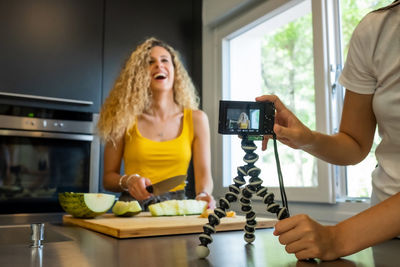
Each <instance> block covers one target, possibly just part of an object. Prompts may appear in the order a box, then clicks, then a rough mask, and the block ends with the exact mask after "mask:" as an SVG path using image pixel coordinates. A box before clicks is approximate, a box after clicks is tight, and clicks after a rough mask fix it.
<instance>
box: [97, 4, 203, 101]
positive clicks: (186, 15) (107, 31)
mask: <svg viewBox="0 0 400 267" xmlns="http://www.w3.org/2000/svg"><path fill="white" fill-rule="evenodd" d="M201 12H202V1H201V0H173V1H165V0H153V1H150V2H149V1H126V0H106V2H105V22H104V25H105V26H104V83H103V88H104V89H103V90H104V92H103V93H104V94H103V98H105V97H107V95H108V92H109V91H110V90H111V88H112V86H113V83H114V81H115V79H116V78H117V76H118V74H119V72H120V70H121V68H122V67H123V65H124V63H125V61H126V60H127V59H128V57H129V55H130V53H131V52H132V51H133V50H134V49H135V48H136V46H137V45H138V44H139V43H141V42H142V41H144V40H145V39H146V38H148V37H156V38H159V39H161V40H163V41H165V42H167V43H168V44H170V45H171V46H172V47H174V49H176V50H178V52H179V53H180V55H181V58H182V60H183V62H184V65H185V67H186V69H187V70H188V72H189V75H190V76H191V77H192V79H193V82H194V84H195V86H196V88H197V89H198V90H201V60H202V53H201V48H202V45H201V41H202V39H201V34H202V25H201V24H202V20H201ZM199 92H200V91H199Z"/></svg>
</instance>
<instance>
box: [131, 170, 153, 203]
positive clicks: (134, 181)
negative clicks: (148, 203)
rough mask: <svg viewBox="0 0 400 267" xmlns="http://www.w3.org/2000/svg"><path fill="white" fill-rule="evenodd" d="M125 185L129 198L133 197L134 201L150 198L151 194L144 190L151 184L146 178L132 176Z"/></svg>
mask: <svg viewBox="0 0 400 267" xmlns="http://www.w3.org/2000/svg"><path fill="white" fill-rule="evenodd" d="M126 185H127V187H128V192H129V194H131V196H133V197H134V198H135V199H136V200H144V199H148V198H149V197H151V196H152V194H150V193H149V192H148V191H147V190H146V186H149V185H151V182H150V180H149V179H148V178H145V177H141V176H139V175H137V174H133V175H130V176H129V177H128V178H127V180H126Z"/></svg>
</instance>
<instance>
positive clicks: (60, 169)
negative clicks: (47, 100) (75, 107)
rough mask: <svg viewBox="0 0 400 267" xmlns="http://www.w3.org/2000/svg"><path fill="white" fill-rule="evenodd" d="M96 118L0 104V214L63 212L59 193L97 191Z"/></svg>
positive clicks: (97, 150)
mask: <svg viewBox="0 0 400 267" xmlns="http://www.w3.org/2000/svg"><path fill="white" fill-rule="evenodd" d="M97 118H98V115H97V114H92V113H87V112H75V111H64V110H53V109H46V108H34V107H19V106H11V105H1V106H0V213H24V212H53V211H61V207H60V206H59V204H58V193H59V192H70V191H73V192H98V187H99V184H98V183H99V182H98V181H99V163H100V142H99V139H98V137H97V136H96V135H95V134H94V129H95V125H96V122H97Z"/></svg>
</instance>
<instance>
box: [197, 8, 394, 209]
mask: <svg viewBox="0 0 400 267" xmlns="http://www.w3.org/2000/svg"><path fill="white" fill-rule="evenodd" d="M390 2H391V1H388V0H386V1H385V0H380V1H372V0H357V1H355V0H341V1H339V0H334V1H331V0H318V1H317V0H313V1H311V0H292V1H289V0H286V1H285V0H280V1H265V2H263V3H261V4H260V5H258V6H257V7H255V8H251V9H249V10H246V11H245V12H243V14H242V13H241V15H240V16H235V18H234V19H232V20H229V19H228V20H225V21H222V22H221V24H220V25H213V27H214V28H213V29H212V32H213V38H214V39H213V43H212V44H211V45H210V50H209V51H213V53H214V54H210V56H211V57H212V58H213V60H212V61H210V64H209V65H208V66H212V67H214V68H215V69H212V68H210V70H205V72H204V75H205V76H206V77H207V78H206V79H210V80H211V81H212V82H211V83H209V85H210V86H207V84H205V86H206V87H205V89H204V90H203V92H204V95H203V97H204V107H205V109H211V110H213V111H215V110H216V109H215V107H216V106H218V100H219V99H224V100H242V101H253V100H254V98H255V97H256V96H259V95H262V94H277V95H279V97H280V98H281V99H282V100H283V102H284V103H285V104H286V105H287V106H288V107H289V108H290V109H291V110H292V111H293V112H294V113H295V114H296V115H297V116H298V117H299V118H300V120H301V121H302V122H303V123H304V124H306V125H307V126H308V127H310V128H311V129H314V130H318V131H321V132H325V133H334V132H335V131H337V130H338V127H339V121H340V115H341V108H342V102H343V96H344V89H343V88H341V87H340V85H339V84H337V78H338V77H339V75H340V71H341V68H342V66H343V63H342V62H343V58H345V56H346V53H347V44H348V41H349V40H350V37H351V33H352V32H353V30H354V28H355V26H356V25H357V24H358V22H359V20H360V19H361V18H362V17H363V16H364V15H365V14H366V13H367V12H369V11H370V10H373V9H376V8H378V7H380V6H384V5H386V4H388V3H390ZM206 49H207V47H206ZM205 65H206V66H207V63H205ZM213 70H214V71H213ZM221 88H222V90H221ZM217 116H218V114H215V117H214V118H210V122H211V125H213V124H214V125H216V122H217ZM213 122H214V123H213ZM212 138H213V140H212V144H213V155H215V160H214V161H213V164H214V166H222V168H217V170H216V172H217V174H216V175H217V176H219V177H223V179H222V180H223V183H222V184H221V185H216V191H217V193H218V194H220V195H222V194H223V193H224V192H225V191H226V187H227V186H228V185H229V184H231V183H232V179H233V178H234V177H235V176H236V172H237V170H236V168H237V167H238V166H242V165H244V162H243V156H244V151H242V149H241V148H240V139H239V138H238V137H236V136H219V135H218V134H217V130H216V127H214V129H213V127H212ZM376 141H378V140H376ZM257 145H258V146H259V147H260V146H261V143H259V144H257ZM278 150H279V155H280V161H281V165H282V171H283V177H284V181H285V186H286V187H287V189H286V190H287V194H288V196H290V199H289V200H291V201H315V202H331V203H332V202H335V200H336V197H343V196H344V197H347V196H350V197H367V196H369V194H370V183H371V180H370V177H371V174H370V173H371V171H372V169H373V168H374V166H375V164H374V154H373V152H371V153H370V156H369V157H368V158H367V159H366V160H365V161H364V162H363V163H362V164H361V165H357V166H352V167H347V168H344V167H338V166H332V165H330V164H327V163H325V162H322V161H320V160H317V159H315V158H314V157H312V156H310V155H309V154H307V153H304V152H302V151H300V150H293V149H291V148H288V147H286V146H285V145H282V144H278ZM221 151H222V152H221ZM256 153H257V154H258V155H259V156H260V158H259V160H258V161H257V162H256V164H255V165H256V166H257V167H259V168H261V169H262V171H261V174H260V178H261V179H263V180H264V182H263V185H264V186H267V187H268V188H270V189H272V190H273V191H274V189H273V188H274V187H275V189H276V187H277V186H278V178H277V174H276V166H275V160H274V155H273V145H272V143H270V144H269V149H267V151H266V152H261V149H260V148H258V150H257V151H256ZM363 164H364V165H363ZM366 166H369V167H370V168H366ZM214 175H215V174H214ZM355 189H357V190H355ZM275 191H276V192H278V190H275ZM275 195H276V196H278V195H279V194H278V193H276V194H275ZM277 198H278V197H277Z"/></svg>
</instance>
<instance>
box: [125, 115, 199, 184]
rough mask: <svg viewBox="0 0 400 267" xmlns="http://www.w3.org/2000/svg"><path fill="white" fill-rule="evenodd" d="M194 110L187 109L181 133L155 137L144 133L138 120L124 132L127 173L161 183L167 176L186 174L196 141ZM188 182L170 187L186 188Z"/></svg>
mask: <svg viewBox="0 0 400 267" xmlns="http://www.w3.org/2000/svg"><path fill="white" fill-rule="evenodd" d="M193 136H194V134H193V119H192V110H190V109H184V111H183V126H182V132H181V133H180V135H179V136H178V137H177V138H175V139H172V140H168V141H162V142H158V141H153V140H150V139H147V138H145V137H143V136H142V135H141V133H140V132H139V130H138V128H137V123H135V125H134V126H133V127H130V129H129V130H128V131H127V132H126V134H125V149H124V164H125V173H126V174H134V173H137V174H139V175H140V176H143V177H146V178H149V179H150V181H151V183H153V184H154V183H158V182H160V181H162V180H164V179H166V178H169V177H172V176H176V175H182V174H187V170H188V167H189V163H190V160H191V158H192V143H193ZM184 188H185V183H182V184H180V185H179V186H177V187H175V188H173V189H172V190H171V191H177V190H183V189H184Z"/></svg>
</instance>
